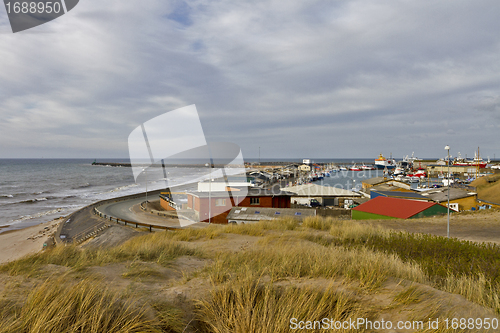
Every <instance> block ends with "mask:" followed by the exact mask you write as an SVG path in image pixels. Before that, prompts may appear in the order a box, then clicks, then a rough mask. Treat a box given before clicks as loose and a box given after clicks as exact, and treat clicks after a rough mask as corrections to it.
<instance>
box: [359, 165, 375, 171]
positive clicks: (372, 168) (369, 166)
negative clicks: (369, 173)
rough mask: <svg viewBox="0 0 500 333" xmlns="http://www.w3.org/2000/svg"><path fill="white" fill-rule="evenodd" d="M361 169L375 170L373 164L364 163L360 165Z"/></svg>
mask: <svg viewBox="0 0 500 333" xmlns="http://www.w3.org/2000/svg"><path fill="white" fill-rule="evenodd" d="M361 169H362V170H375V167H374V166H373V165H366V164H363V165H362V166H361Z"/></svg>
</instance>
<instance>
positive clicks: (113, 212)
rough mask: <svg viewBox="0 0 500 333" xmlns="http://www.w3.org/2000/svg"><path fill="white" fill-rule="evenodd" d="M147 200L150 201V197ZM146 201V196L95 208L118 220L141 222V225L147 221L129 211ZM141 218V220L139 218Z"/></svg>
mask: <svg viewBox="0 0 500 333" xmlns="http://www.w3.org/2000/svg"><path fill="white" fill-rule="evenodd" d="M148 197H149V198H148V199H151V196H148ZM144 201H146V196H145V195H144V196H143V197H139V198H135V199H130V200H123V201H119V202H111V203H107V204H104V205H101V206H97V209H98V210H99V211H100V212H101V213H103V214H106V215H108V216H113V217H117V218H119V219H123V220H127V221H131V222H141V223H149V221H147V220H149V219H146V218H144V217H142V216H141V215H138V214H136V213H134V212H132V211H131V208H132V207H133V206H135V205H139V204H140V203H141V202H144ZM141 217H142V218H141Z"/></svg>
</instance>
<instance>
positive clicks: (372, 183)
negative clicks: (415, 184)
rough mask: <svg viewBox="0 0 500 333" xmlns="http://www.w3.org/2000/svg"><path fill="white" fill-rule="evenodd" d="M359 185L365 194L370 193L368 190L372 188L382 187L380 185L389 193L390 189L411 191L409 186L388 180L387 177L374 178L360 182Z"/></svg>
mask: <svg viewBox="0 0 500 333" xmlns="http://www.w3.org/2000/svg"><path fill="white" fill-rule="evenodd" d="M361 185H362V191H363V192H365V193H370V190H371V189H372V188H373V187H376V186H377V187H378V186H382V185H385V187H386V189H387V190H389V191H390V190H391V188H396V187H397V188H400V189H406V190H409V189H411V185H409V184H407V183H405V182H401V181H399V180H394V179H390V178H387V177H374V178H369V179H364V180H362V181H361ZM379 189H380V188H379ZM384 190H385V189H384Z"/></svg>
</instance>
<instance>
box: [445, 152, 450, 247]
mask: <svg viewBox="0 0 500 333" xmlns="http://www.w3.org/2000/svg"><path fill="white" fill-rule="evenodd" d="M444 149H446V150H448V225H447V231H446V235H447V237H448V238H450V146H448V145H446V147H444Z"/></svg>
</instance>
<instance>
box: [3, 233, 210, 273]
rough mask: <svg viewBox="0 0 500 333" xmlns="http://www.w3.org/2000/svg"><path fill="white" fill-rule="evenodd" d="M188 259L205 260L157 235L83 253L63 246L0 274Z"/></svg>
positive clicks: (8, 266)
mask: <svg viewBox="0 0 500 333" xmlns="http://www.w3.org/2000/svg"><path fill="white" fill-rule="evenodd" d="M184 255H188V256H203V254H202V253H201V252H200V251H199V250H196V249H192V248H189V247H187V246H185V245H183V244H180V243H179V242H177V241H175V240H172V239H171V237H169V236H168V235H167V233H154V234H151V235H145V236H139V237H135V238H132V239H130V240H128V241H127V242H125V243H123V244H122V245H120V246H117V247H114V248H111V249H95V248H87V249H82V248H80V247H78V246H76V245H68V246H59V247H55V248H52V249H48V250H46V251H44V252H40V253H37V254H35V255H31V256H27V257H24V258H22V259H19V260H17V261H13V262H10V263H7V264H4V265H1V266H0V271H3V272H8V273H9V274H11V275H18V274H26V275H28V276H30V275H33V274H36V273H37V272H38V271H39V269H40V268H41V267H43V266H44V265H48V264H53V265H60V266H66V267H71V268H75V269H82V268H85V267H89V266H100V265H104V264H108V263H115V262H125V261H133V260H139V261H152V262H157V263H158V264H160V265H163V266H165V265H168V264H169V263H170V262H171V261H172V260H174V259H175V258H177V257H180V256H184Z"/></svg>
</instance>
